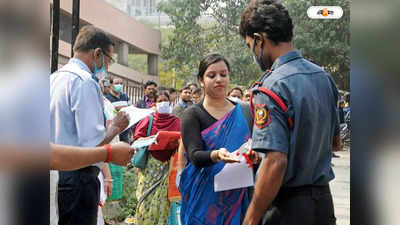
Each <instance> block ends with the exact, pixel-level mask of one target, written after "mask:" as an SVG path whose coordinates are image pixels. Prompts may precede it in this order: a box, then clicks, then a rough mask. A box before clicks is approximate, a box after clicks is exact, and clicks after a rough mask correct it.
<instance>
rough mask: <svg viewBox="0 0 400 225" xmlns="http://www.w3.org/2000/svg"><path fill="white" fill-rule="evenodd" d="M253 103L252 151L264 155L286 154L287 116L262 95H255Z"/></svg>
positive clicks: (287, 143) (287, 145) (267, 97)
mask: <svg viewBox="0 0 400 225" xmlns="http://www.w3.org/2000/svg"><path fill="white" fill-rule="evenodd" d="M275 93H276V92H275ZM276 94H277V93H276ZM253 101H254V102H253V103H254V113H255V114H254V126H253V135H252V149H254V150H255V151H259V152H264V153H265V152H267V151H277V152H282V153H288V149H289V124H288V115H287V114H286V113H284V112H283V111H282V109H281V108H280V107H279V106H278V105H277V103H275V101H274V100H272V99H271V97H269V96H268V95H266V94H264V93H257V94H255V95H254V98H253ZM289 108H290V107H289Z"/></svg>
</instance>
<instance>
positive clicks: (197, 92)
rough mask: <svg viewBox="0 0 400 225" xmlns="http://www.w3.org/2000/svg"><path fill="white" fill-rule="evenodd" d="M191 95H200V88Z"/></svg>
mask: <svg viewBox="0 0 400 225" xmlns="http://www.w3.org/2000/svg"><path fill="white" fill-rule="evenodd" d="M192 94H198V95H201V88H196V89H195V90H194V91H193V93H192Z"/></svg>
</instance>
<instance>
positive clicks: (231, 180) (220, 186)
mask: <svg viewBox="0 0 400 225" xmlns="http://www.w3.org/2000/svg"><path fill="white" fill-rule="evenodd" d="M250 146H251V140H249V141H248V142H246V143H244V144H243V145H242V146H241V147H240V148H239V149H237V150H236V151H234V152H232V153H231V156H232V158H235V159H239V160H240V162H239V163H226V164H225V166H224V168H223V169H222V170H221V171H220V172H219V173H218V174H216V175H215V177H214V191H215V192H219V191H227V190H233V189H238V188H244V187H251V186H254V176H253V169H252V168H250V166H249V164H247V161H246V159H245V157H244V156H243V155H242V154H243V153H247V152H248V151H249V150H250Z"/></svg>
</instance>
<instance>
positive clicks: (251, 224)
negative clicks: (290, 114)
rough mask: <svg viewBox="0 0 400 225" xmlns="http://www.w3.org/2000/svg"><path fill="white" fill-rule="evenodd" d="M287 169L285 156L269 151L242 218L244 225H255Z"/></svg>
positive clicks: (274, 194) (269, 202)
mask: <svg viewBox="0 0 400 225" xmlns="http://www.w3.org/2000/svg"><path fill="white" fill-rule="evenodd" d="M286 167H287V155H286V154H285V153H281V152H274V151H269V152H268V153H267V154H266V156H265V157H264V160H263V161H262V163H261V167H260V168H259V174H258V179H257V183H256V185H255V188H254V194H253V198H252V199H251V203H250V205H249V208H248V209H247V212H246V216H245V218H244V221H243V224H244V225H257V224H259V222H260V220H261V219H262V217H263V215H264V213H265V211H266V210H267V209H268V207H269V206H270V204H271V202H272V201H273V200H274V198H275V197H276V195H277V194H278V191H279V189H280V187H281V185H282V181H283V177H284V176H285V172H286Z"/></svg>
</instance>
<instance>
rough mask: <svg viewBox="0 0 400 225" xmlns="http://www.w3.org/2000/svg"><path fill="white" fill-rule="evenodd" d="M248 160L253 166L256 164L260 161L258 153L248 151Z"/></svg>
mask: <svg viewBox="0 0 400 225" xmlns="http://www.w3.org/2000/svg"><path fill="white" fill-rule="evenodd" d="M249 159H250V160H251V162H253V164H258V163H259V162H260V161H261V157H260V156H259V155H258V152H256V151H254V150H252V149H250V151H249Z"/></svg>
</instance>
